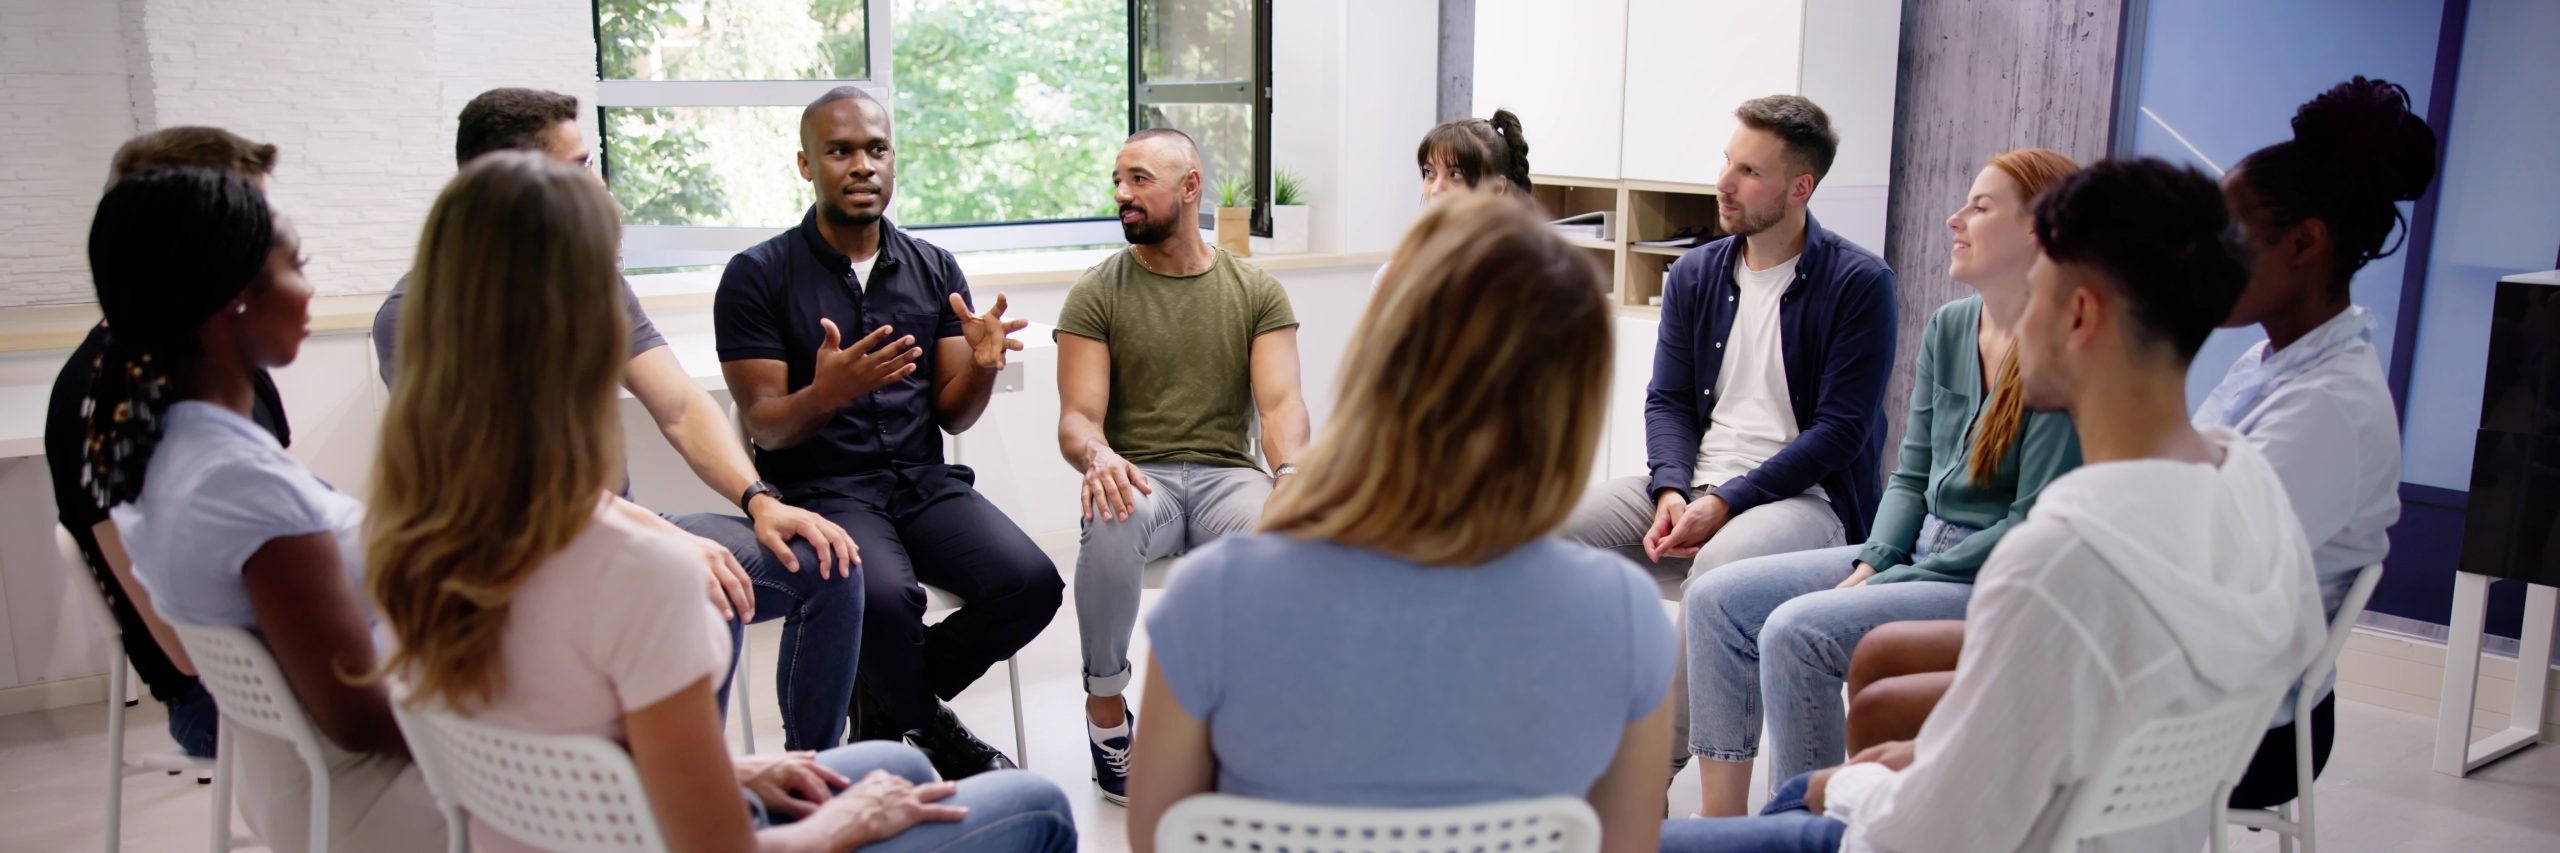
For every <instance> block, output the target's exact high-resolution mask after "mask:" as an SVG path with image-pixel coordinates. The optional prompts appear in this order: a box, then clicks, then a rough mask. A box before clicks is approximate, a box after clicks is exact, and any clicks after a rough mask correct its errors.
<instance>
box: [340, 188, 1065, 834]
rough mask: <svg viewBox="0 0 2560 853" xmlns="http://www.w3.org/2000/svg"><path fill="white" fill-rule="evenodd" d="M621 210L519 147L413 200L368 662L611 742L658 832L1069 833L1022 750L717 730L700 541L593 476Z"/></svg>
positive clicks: (385, 439)
mask: <svg viewBox="0 0 2560 853" xmlns="http://www.w3.org/2000/svg"><path fill="white" fill-rule="evenodd" d="M618 221H619V220H618V217H617V216H616V214H615V212H614V207H613V202H612V200H611V199H610V198H608V197H607V196H606V194H605V193H604V190H603V187H602V186H600V185H598V184H597V183H596V181H595V179H594V177H593V176H592V175H591V174H589V173H587V172H586V171H584V170H581V169H578V168H576V167H573V166H567V165H562V164H557V163H553V162H550V161H548V160H546V159H544V158H543V157H541V156H539V155H537V154H529V153H517V152H505V153H498V154H491V155H488V156H486V157H483V158H481V159H479V160H477V161H474V162H473V163H472V164H470V165H469V166H467V167H465V168H464V169H463V170H462V173H461V174H460V175H459V176H457V177H456V178H455V179H454V180H453V182H452V183H451V184H449V185H447V186H446V187H445V190H444V193H443V195H442V196H440V197H439V198H437V200H436V204H435V208H434V209H433V210H432V211H431V212H430V213H429V214H428V218H427V226H426V231H425V233H424V234H423V235H422V236H421V238H420V240H419V248H418V259H417V265H416V267H415V269H416V274H415V276H414V277H413V278H412V280H411V282H410V285H411V286H410V289H409V295H408V301H409V308H408V310H407V311H406V312H405V313H404V315H403V316H402V318H401V327H400V336H401V338H402V346H401V349H402V351H403V355H402V358H401V360H400V362H399V365H398V370H399V373H400V375H399V376H398V377H396V381H394V382H393V383H392V386H391V387H392V388H393V389H394V390H393V393H392V397H391V405H390V409H389V411H388V412H387V413H386V414H385V416H384V419H383V433H382V446H381V459H380V461H379V463H378V465H377V468H376V472H375V476H374V490H375V492H374V498H373V508H372V512H371V515H370V518H369V527H368V531H367V532H368V534H369V537H368V539H369V544H368V563H369V565H370V567H371V575H370V577H369V578H368V580H367V587H368V591H369V592H370V593H371V595H372V598H373V600H374V601H375V603H376V604H377V605H378V606H380V607H381V609H382V615H383V617H384V619H385V621H386V623H387V624H388V626H389V628H390V629H391V635H392V637H393V639H394V640H395V641H396V643H397V649H396V651H395V652H394V653H393V654H392V656H391V658H390V660H389V661H388V662H386V663H385V664H384V668H383V672H384V673H388V674H392V675H397V676H399V677H400V678H402V679H403V680H404V681H405V682H406V683H407V685H408V687H409V698H408V701H411V702H416V703H422V704H430V705H434V706H441V707H443V708H447V709H451V710H454V711H457V712H459V713H462V714H464V715H466V716H470V717H472V718H475V719H478V720H481V721H483V722H488V723H492V724H496V725H501V726H505V727H508V728H513V729H518V730H522V731H531V732H542V733H548V734H581V735H595V736H599V737H606V738H611V739H612V740H614V741H615V742H616V743H619V744H621V745H623V747H624V748H626V749H628V750H630V752H631V759H632V763H633V765H634V766H635V767H636V768H637V769H638V771H639V774H640V782H641V787H642V788H643V789H644V790H646V791H647V793H648V800H649V804H650V807H651V809H652V810H653V811H654V812H655V813H656V817H657V821H658V825H659V828H660V830H661V831H662V832H663V833H664V834H665V836H666V838H667V841H668V845H669V847H670V848H672V849H675V850H680V851H683V850H748V849H754V850H826V851H840V850H850V849H855V848H861V849H865V850H901V849H932V850H953V851H957V850H990V851H994V850H1003V851H1019V850H1061V851H1063V850H1071V849H1073V848H1074V846H1075V825H1074V820H1073V819H1072V817H1071V816H1070V815H1069V813H1068V810H1067V805H1066V801H1065V798H1064V796H1063V795H1062V794H1060V793H1059V791H1058V789H1057V787H1056V786H1055V785H1051V784H1050V783H1048V782H1047V781H1045V780H1042V779H1040V778H1039V777H1037V776H1032V775H1030V774H1028V773H1023V772H1021V771H1006V772H998V773H988V774H984V775H981V776H976V777H972V778H970V779H968V780H966V781H964V782H961V783H957V784H955V783H950V782H940V781H936V780H935V778H934V775H933V770H932V767H931V765H930V764H929V763H927V762H926V760H925V758H924V756H923V755H922V754H921V753H918V752H916V751H915V750H914V749H913V748H911V747H907V746H905V745H902V744H895V743H886V742H881V743H864V744H857V745H854V746H848V747H841V748H837V749H833V750H829V751H827V752H824V753H808V752H793V753H785V754H779V755H759V756H740V757H732V756H730V755H729V754H728V751H727V747H726V746H725V745H724V744H723V743H722V738H721V731H720V729H721V722H720V717H719V706H718V704H717V703H716V702H715V700H714V699H713V694H712V691H713V689H714V687H715V686H716V684H717V680H718V679H719V678H721V677H722V676H723V675H724V673H723V669H724V668H725V666H726V664H727V662H728V660H729V647H728V641H727V635H726V632H725V631H724V630H723V629H722V626H721V623H720V620H719V617H718V616H717V615H716V614H715V613H714V612H713V611H712V606H711V603H710V602H709V601H708V600H707V599H706V598H705V597H704V593H703V586H702V573H701V570H700V567H699V563H700V556H699V552H698V551H697V550H695V549H693V548H692V547H690V546H688V545H687V544H686V543H685V542H683V541H681V540H680V539H679V538H678V537H675V536H674V535H672V534H669V533H666V532H664V531H661V530H658V529H655V528H653V527H651V526H648V525H644V524H639V523H636V522H634V521H632V520H631V519H629V518H627V517H625V516H623V515H621V514H619V513H616V512H613V511H612V510H611V508H610V507H611V504H610V502H609V501H608V500H607V497H608V494H609V493H608V491H607V488H608V484H609V481H611V480H613V479H615V478H616V477H617V476H618V472H619V471H620V465H621V458H620V457H621V442H620V432H619V430H620V420H619V418H618V417H617V413H616V411H615V400H614V386H615V384H616V383H617V382H618V381H619V379H620V378H621V373H620V371H621V367H622V364H623V361H624V356H625V355H626V352H625V342H624V341H622V340H621V338H622V337H623V336H624V335H625V334H626V332H625V331H624V330H625V329H626V328H628V324H626V323H625V322H624V321H623V318H622V317H621V316H620V315H621V313H622V310H623V308H622V299H621V297H620V295H619V294H620V290H619V288H620V278H619V274H618V271H617V269H616V264H615V255H616V247H617V246H618V245H619V242H620V234H619V231H620V226H619V224H618ZM741 789H743V794H744V798H743V800H742V799H741V793H742V792H741ZM471 833H472V836H473V839H472V840H473V846H474V847H475V848H477V849H481V850H513V849H524V848H525V847H526V845H523V844H521V843H519V842H516V841H515V840H514V839H510V838H506V837H504V836H501V835H499V834H498V833H496V832H495V831H494V830H492V829H491V828H490V827H488V826H486V825H483V824H480V823H479V822H477V821H474V822H473V824H472V826H471Z"/></svg>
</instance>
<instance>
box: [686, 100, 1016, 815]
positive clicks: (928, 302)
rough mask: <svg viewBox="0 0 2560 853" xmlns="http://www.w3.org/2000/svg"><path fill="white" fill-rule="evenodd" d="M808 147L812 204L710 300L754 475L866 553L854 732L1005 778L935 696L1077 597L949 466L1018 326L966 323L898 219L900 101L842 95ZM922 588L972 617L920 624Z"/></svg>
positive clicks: (995, 759)
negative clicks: (890, 214)
mask: <svg viewBox="0 0 2560 853" xmlns="http://www.w3.org/2000/svg"><path fill="white" fill-rule="evenodd" d="M800 147H801V151H800V155H799V164H800V173H801V175H802V176H803V177H806V178H808V179H809V181H810V183H811V185H813V186H814V187H815V188H816V190H817V203H816V205H815V206H814V207H813V208H812V209H811V210H810V212H809V214H808V216H807V217H805V218H804V219H802V220H801V222H800V224H799V225H798V226H795V227H793V228H791V229H790V230H787V231H784V232H783V233H781V234H780V235H777V236H775V237H774V238H772V239H770V240H766V241H765V242H763V243H760V244H757V245H756V246H754V247H752V248H749V249H747V250H746V251H744V252H740V253H738V256H737V257H735V258H732V259H730V261H729V268H728V270H727V272H725V273H724V274H723V275H722V276H721V279H720V291H719V295H718V296H717V297H716V298H715V300H714V303H713V322H714V324H715V325H716V327H717V330H718V333H719V349H720V361H721V372H722V373H723V375H724V376H725V377H726V378H727V380H728V384H729V391H730V395H731V396H732V397H733V398H734V399H736V400H737V401H738V405H739V409H740V413H741V415H742V420H744V421H745V423H746V427H747V432H748V435H749V437H750V438H752V439H753V440H754V442H755V445H756V447H757V453H756V464H757V467H758V468H759V469H760V470H762V471H764V472H766V475H767V476H768V477H771V478H772V479H773V481H774V483H775V484H776V485H777V486H778V487H779V488H780V489H781V491H782V492H783V496H784V497H785V499H786V500H788V501H789V502H790V503H792V504H795V505H799V506H805V507H808V508H810V509H812V510H814V511H816V512H818V513H820V514H822V515H825V516H826V517H827V518H828V519H830V520H832V521H834V522H836V523H837V524H841V525H843V526H844V529H845V531H846V532H848V533H851V534H852V535H853V540H854V543H855V544H856V545H858V546H860V548H861V560H862V577H863V586H864V590H865V596H866V599H867V602H866V604H865V605H864V611H863V614H864V618H863V621H862V629H863V630H862V635H863V649H862V655H861V663H860V665H859V670H860V676H859V679H858V686H857V690H856V698H855V705H856V707H857V708H858V709H859V711H860V712H859V713H857V714H856V715H855V725H856V730H855V737H856V738H857V739H860V740H873V739H898V738H905V739H908V740H910V741H913V742H914V743H915V744H916V746H918V747H920V748H922V749H924V750H925V751H926V752H927V753H928V754H930V755H931V756H932V757H933V760H934V765H935V767H936V768H937V769H938V770H940V771H941V773H942V776H943V777H944V778H946V779H957V778H961V777H964V776H968V775H971V774H973V773H978V772H982V771H985V770H990V769H996V768H999V767H1010V766H1012V765H1013V762H1012V761H1011V760H1010V759H1008V758H1007V757H1005V755H1004V754H1003V753H1000V752H997V751H996V750H995V749H994V748H992V747H989V746H987V745H986V744H985V743H984V742H982V741H979V740H978V739H977V738H976V737H975V736H974V735H971V734H970V733H969V731H968V729H967V728H965V727H963V726H962V725H961V724H960V721H959V718H958V717H956V716H954V715H953V714H952V713H951V710H950V708H949V707H948V706H944V705H941V704H940V703H939V702H937V701H936V697H940V698H942V699H949V698H951V697H952V696H954V695H956V694H958V693H959V692H960V690H961V689H962V688H965V687H967V686H969V684H970V683H971V682H973V681H976V680H977V678H978V676H980V675H982V674H985V672H986V671H987V668H988V667H990V666H992V665H994V664H995V663H996V662H998V661H1002V660H1004V659H1006V658H1009V657H1011V656H1012V655H1013V653H1014V651H1015V650H1017V649H1020V648H1021V647H1022V646H1023V645H1024V644H1026V643H1029V642H1030V641H1031V638H1032V637H1035V636H1038V635H1039V633H1040V630H1041V629H1042V628H1045V627H1047V626H1048V624H1049V619H1050V617H1052V616H1054V615H1056V613H1057V610H1058V605H1059V603H1060V601H1061V599H1062V597H1063V595H1062V594H1063V591H1064V590H1065V584H1064V582H1063V581H1062V580H1060V578H1059V577H1058V570H1057V567H1056V566H1055V565H1052V564H1051V563H1050V561H1049V558H1048V557H1047V556H1045V555H1043V554H1042V553H1041V552H1040V549H1039V548H1038V547H1037V546H1035V545H1033V544H1032V542H1031V538H1030V537H1029V536H1026V535H1024V534H1023V532H1022V529H1021V528H1019V527H1016V526H1014V524H1013V522H1012V520H1010V519H1007V518H1006V517H1005V515H1004V513H1003V512H1002V511H1001V510H998V509H997V508H996V506H995V504H993V503H991V502H989V501H988V500H987V499H986V497H985V496H982V495H980V494H978V492H977V491H976V490H975V489H973V488H971V487H970V486H971V483H972V481H973V479H974V476H973V475H972V474H971V472H970V471H969V469H968V468H966V467H963V466H958V465H947V464H945V463H944V462H943V456H942V432H944V431H948V432H952V433H958V432H960V431H961V430H965V429H968V428H969V426H970V425H971V424H973V423H975V422H976V421H977V419H978V415H979V414H980V413H982V412H984V411H986V407H987V396H988V394H989V393H990V392H992V391H993V390H994V383H995V376H996V373H997V371H999V370H1001V369H1003V367H1004V362H1005V353H1006V351H1008V350H1017V349H1021V348H1022V343H1021V342H1019V341H1015V340H1013V339H1011V338H1010V337H1009V334H1010V333H1011V332H1013V331H1015V330H1018V329H1020V328H1022V327H1023V326H1024V325H1025V324H1024V323H1023V322H1022V321H1019V320H1014V321H1007V320H1005V319H1004V316H1003V313H1004V297H1003V296H1002V295H1001V294H999V295H998V296H997V297H996V298H995V300H994V302H993V303H992V304H991V305H990V306H988V308H987V309H986V310H985V311H984V312H983V313H973V312H972V311H971V310H970V305H969V283H968V281H967V280H966V279H965V278H964V277H963V276H962V275H961V274H960V267H959V264H958V263H956V262H954V261H953V260H952V257H951V253H949V252H946V251H943V250H942V249H940V248H938V247H935V246H934V245H932V244H929V243H926V242H924V241H922V240H918V239H915V238H914V237H911V236H909V235H908V234H907V233H906V232H904V231H900V230H898V228H896V227H895V226H894V225H892V224H891V223H890V222H889V221H888V220H887V218H886V216H885V214H886V212H887V210H888V207H889V199H890V194H891V193H892V192H893V191H894V189H895V176H896V173H895V156H896V153H895V149H894V148H893V147H892V146H891V144H890V123H889V111H888V108H887V107H885V106H883V105H882V104H880V103H879V102H878V101H876V100H873V99H872V98H871V97H870V96H869V95H867V94H864V93H863V92H862V91H861V90H859V89H854V88H850V87H847V88H839V89H836V90H834V91H831V92H829V93H827V94H826V95H824V96H822V97H820V98H819V99H818V100H817V101H815V102H813V103H811V104H810V105H809V107H808V109H807V110H806V111H805V112H803V113H802V115H801V121H800ZM920 581H921V582H926V583H931V584H933V585H934V586H936V587H938V588H941V589H945V590H949V591H951V592H952V593H953V594H955V595H958V596H959V597H960V598H961V599H963V600H965V601H967V602H968V606H965V607H962V608H961V609H960V611H959V612H957V613H954V614H952V616H951V617H950V618H948V619H945V620H943V621H942V622H940V623H938V624H936V625H934V626H932V627H930V628H928V627H926V626H925V624H924V610H925V598H924V590H923V588H922V587H920V586H919V585H918V583H919V582H920ZM784 653H785V654H789V652H788V651H785V652H784Z"/></svg>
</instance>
